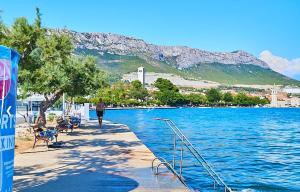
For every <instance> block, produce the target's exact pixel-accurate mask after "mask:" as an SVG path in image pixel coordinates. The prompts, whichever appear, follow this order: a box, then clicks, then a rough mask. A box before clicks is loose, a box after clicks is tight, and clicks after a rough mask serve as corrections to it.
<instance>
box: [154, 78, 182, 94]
mask: <svg viewBox="0 0 300 192" xmlns="http://www.w3.org/2000/svg"><path fill="white" fill-rule="evenodd" d="M154 86H155V87H156V88H158V89H159V90H160V91H167V90H169V91H174V92H179V89H178V88H177V87H176V86H175V85H174V84H173V83H172V82H171V81H170V80H168V79H163V78H158V79H157V80H156V81H155V82H154Z"/></svg>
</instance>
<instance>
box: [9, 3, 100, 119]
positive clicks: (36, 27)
mask: <svg viewBox="0 0 300 192" xmlns="http://www.w3.org/2000/svg"><path fill="white" fill-rule="evenodd" d="M5 37H6V41H5V42H6V45H7V46H10V47H12V48H14V49H16V50H18V52H19V53H20V54H21V59H20V67H19V69H20V71H19V85H20V88H21V89H20V90H21V93H23V95H24V96H27V95H28V94H31V93H38V94H41V95H44V97H45V100H44V101H43V102H42V103H41V105H40V117H41V118H42V121H43V122H46V118H45V112H46V110H47V109H48V108H49V107H51V106H52V105H53V104H54V103H55V102H56V101H57V100H58V99H59V98H60V97H61V96H62V94H63V93H66V94H67V95H68V96H71V97H75V96H79V95H80V96H84V95H86V94H89V93H91V92H92V91H93V90H95V87H97V86H99V81H97V80H99V77H98V75H99V74H100V73H99V71H98V70H97V69H96V64H95V63H96V60H95V59H94V58H93V57H76V56H73V55H72V53H73V49H74V48H73V42H72V41H71V38H70V37H69V36H68V35H66V34H63V33H61V34H59V33H55V32H51V31H48V32H47V31H46V29H45V28H42V26H41V14H40V12H39V9H37V10H36V19H35V22H34V23H33V24H29V23H28V21H27V19H26V18H23V17H21V18H18V19H17V20H16V21H15V22H14V24H13V25H12V27H11V30H9V32H8V33H7V34H6V35H5Z"/></svg>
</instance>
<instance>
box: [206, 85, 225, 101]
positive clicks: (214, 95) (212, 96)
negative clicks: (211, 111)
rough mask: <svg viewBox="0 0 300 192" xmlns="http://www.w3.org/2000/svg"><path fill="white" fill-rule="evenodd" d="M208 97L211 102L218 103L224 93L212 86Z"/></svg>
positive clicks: (207, 94)
mask: <svg viewBox="0 0 300 192" xmlns="http://www.w3.org/2000/svg"><path fill="white" fill-rule="evenodd" d="M206 98H207V100H208V102H209V103H212V104H216V103H218V102H219V101H220V100H221V98H222V94H221V92H220V91H219V90H218V89H214V88H211V89H209V90H208V91H207V93H206Z"/></svg>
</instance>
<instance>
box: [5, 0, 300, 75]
mask: <svg viewBox="0 0 300 192" xmlns="http://www.w3.org/2000/svg"><path fill="white" fill-rule="evenodd" d="M35 7H39V8H40V9H41V12H42V14H43V16H42V19H43V25H44V26H46V27H51V28H62V27H67V28H69V29H72V30H76V31H80V32H111V33H117V34H123V35H128V36H133V37H136V38H141V39H144V40H145V41H146V42H149V43H153V44H158V45H186V46H190V47H193V48H199V49H204V50H208V51H234V50H244V51H247V52H250V53H252V54H254V55H255V56H257V57H259V58H261V59H262V60H264V61H266V62H267V63H268V64H269V65H270V67H271V68H272V69H274V70H275V71H278V72H280V73H283V74H285V75H288V76H290V77H293V78H297V79H299V80H300V11H299V10H300V1H299V0H82V1H80V0H39V1H38V0H26V1H24V0H0V10H2V20H3V21H4V23H6V24H7V25H10V24H12V23H13V21H14V19H15V18H17V17H20V16H25V17H27V18H28V19H29V20H30V21H32V20H33V18H34V15H35ZM283 61H284V62H283Z"/></svg>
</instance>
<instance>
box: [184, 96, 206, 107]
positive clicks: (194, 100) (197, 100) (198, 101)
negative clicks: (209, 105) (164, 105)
mask: <svg viewBox="0 0 300 192" xmlns="http://www.w3.org/2000/svg"><path fill="white" fill-rule="evenodd" d="M185 100H186V101H187V103H188V104H190V105H195V106H197V105H204V104H206V102H207V99H206V96H205V95H202V94H196V93H191V94H189V95H185Z"/></svg>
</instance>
